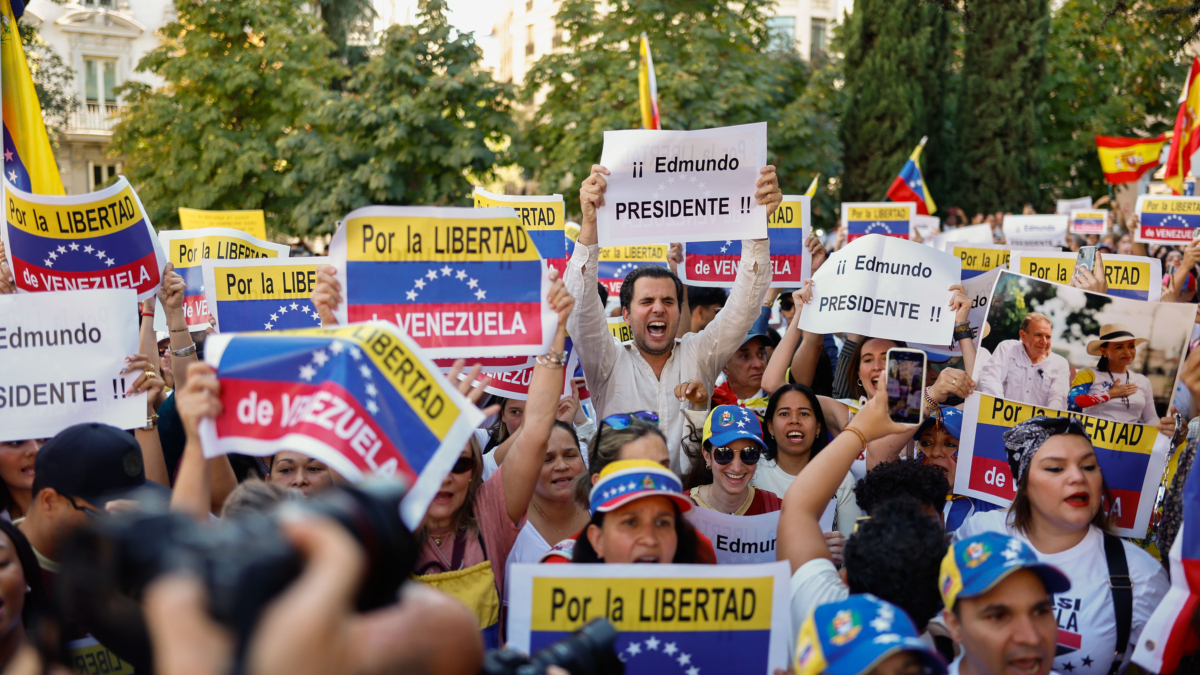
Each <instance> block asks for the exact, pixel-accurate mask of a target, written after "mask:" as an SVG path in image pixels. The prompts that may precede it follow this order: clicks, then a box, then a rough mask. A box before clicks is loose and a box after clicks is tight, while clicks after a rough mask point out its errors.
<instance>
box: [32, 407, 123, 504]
mask: <svg viewBox="0 0 1200 675" xmlns="http://www.w3.org/2000/svg"><path fill="white" fill-rule="evenodd" d="M34 472H35V479H34V480H35V482H36V483H37V484H38V485H40V486H42V487H48V488H54V491H55V492H58V493H59V494H61V495H63V496H67V497H79V498H80V499H83V500H86V501H88V502H91V503H92V504H94V505H96V506H98V507H100V508H104V505H105V504H106V503H108V502H110V501H112V500H114V499H123V498H126V497H129V496H130V495H131V494H132V493H133V492H135V491H137V490H138V489H139V488H142V487H144V486H145V485H146V471H145V469H144V467H143V465H142V448H141V446H139V445H138V444H137V441H135V440H134V438H133V436H131V435H129V434H127V433H125V432H124V431H122V430H120V429H118V428H116V427H112V426H109V425H107V424H97V423H95V422H93V423H89V424H76V425H75V426H71V427H67V428H66V429H63V430H62V431H60V432H59V433H58V435H57V436H55V437H54V438H51V439H50V440H49V441H47V442H46V444H45V445H43V446H42V449H41V450H38V453H37V458H36V459H35V460H34Z"/></svg>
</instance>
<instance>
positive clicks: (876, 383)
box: [871, 377, 879, 389]
mask: <svg viewBox="0 0 1200 675" xmlns="http://www.w3.org/2000/svg"><path fill="white" fill-rule="evenodd" d="M871 386H872V387H874V388H876V389H878V388H879V378H878V377H872V378H871Z"/></svg>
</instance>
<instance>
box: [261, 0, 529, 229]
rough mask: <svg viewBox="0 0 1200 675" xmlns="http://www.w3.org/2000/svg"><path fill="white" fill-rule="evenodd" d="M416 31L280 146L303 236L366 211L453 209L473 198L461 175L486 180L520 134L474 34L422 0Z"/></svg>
mask: <svg viewBox="0 0 1200 675" xmlns="http://www.w3.org/2000/svg"><path fill="white" fill-rule="evenodd" d="M420 16H421V23H420V25H418V26H392V27H391V28H389V29H388V31H387V33H386V34H385V36H384V38H383V42H382V44H381V45H380V53H379V54H377V55H376V56H374V57H373V58H372V59H371V60H369V61H367V62H365V63H362V64H360V65H358V66H357V67H356V68H355V70H354V71H353V74H352V75H351V77H350V78H349V79H348V80H347V81H346V82H345V87H344V91H343V92H337V93H333V94H332V95H331V96H330V97H329V98H328V99H327V100H325V102H324V103H323V104H322V105H321V106H319V107H318V108H317V109H316V111H315V112H314V113H313V114H312V115H311V116H310V117H309V118H308V119H307V120H306V130H304V131H301V132H297V133H296V134H294V135H291V136H289V137H287V138H285V139H283V140H282V141H281V143H280V150H281V151H282V153H283V156H284V157H285V158H286V159H287V161H288V162H289V163H290V164H291V165H292V170H291V172H290V173H289V175H288V176H287V178H286V180H285V185H286V187H287V189H288V191H289V192H295V193H298V194H301V195H303V197H302V198H301V199H300V201H298V202H297V203H296V204H295V206H294V208H293V209H292V220H293V222H294V225H295V232H296V233H297V234H303V235H309V234H318V233H326V232H332V231H333V230H334V225H335V223H336V221H337V220H338V219H340V218H341V217H342V216H344V215H345V214H346V213H347V212H348V211H350V210H351V209H354V208H357V207H360V206H366V205H368V204H423V205H447V204H455V203H460V204H462V205H467V204H469V202H466V201H465V200H466V199H467V198H468V197H469V196H470V193H471V183H470V181H468V180H467V178H466V176H465V172H468V171H469V172H472V174H474V175H477V176H479V175H484V176H486V175H488V174H489V173H490V172H491V171H492V168H493V167H494V166H496V165H497V164H498V163H501V162H502V160H503V159H504V153H503V152H500V151H499V148H501V147H503V146H506V145H507V143H508V140H509V138H510V137H511V135H512V134H513V133H515V131H516V126H515V123H514V122H513V120H512V114H511V110H510V109H509V101H510V99H511V97H512V91H511V87H509V86H508V85H502V84H499V83H497V82H495V81H494V80H493V79H492V77H491V75H490V74H488V73H487V72H485V71H483V70H482V69H481V68H480V67H479V62H480V60H481V59H482V53H481V52H480V50H479V48H478V47H477V46H476V45H475V41H474V39H473V38H472V36H471V35H470V34H461V33H458V34H457V35H455V36H454V37H451V36H452V34H453V33H452V32H454V29H453V28H452V27H451V26H450V25H449V23H448V22H447V21H446V17H445V1H444V0H422V2H421V8H420Z"/></svg>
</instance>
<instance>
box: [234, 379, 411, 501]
mask: <svg viewBox="0 0 1200 675" xmlns="http://www.w3.org/2000/svg"><path fill="white" fill-rule="evenodd" d="M221 405H222V406H223V407H224V412H222V413H221V416H220V417H218V418H217V420H216V422H217V438H218V439H220V438H228V437H241V438H252V439H255V440H259V441H270V440H275V439H280V438H283V437H284V436H288V435H290V434H302V435H304V436H309V437H310V438H313V439H315V440H317V441H320V442H321V443H324V444H325V445H328V446H329V447H331V448H335V449H337V450H338V451H339V452H340V453H341V454H342V456H344V457H345V458H346V459H348V460H350V462H351V463H352V464H354V466H356V467H358V469H359V470H361V471H362V472H363V473H366V474H370V473H380V474H383V475H388V476H390V475H394V474H396V473H399V474H401V475H404V476H406V477H408V478H409V479H414V478H415V477H416V475H415V474H414V473H413V470H412V467H410V466H409V464H408V462H407V461H406V460H405V459H404V456H403V455H402V454H400V451H399V450H397V449H396V446H395V445H393V444H392V442H391V440H389V439H388V437H387V436H386V435H385V434H384V432H383V431H382V430H381V429H380V428H379V426H378V425H377V424H375V420H374V418H373V417H372V416H371V415H370V413H368V412H367V411H366V410H365V409H364V408H363V407H362V406H361V405H359V402H358V401H357V400H356V399H355V398H354V396H352V395H351V394H350V393H349V392H348V391H346V389H345V388H344V387H342V386H341V385H340V384H337V383H336V382H333V381H329V380H326V381H324V382H321V383H319V384H306V383H303V382H272V381H268V380H244V379H237V378H224V377H223V378H221ZM280 449H281V450H282V449H284V448H280Z"/></svg>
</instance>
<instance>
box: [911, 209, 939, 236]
mask: <svg viewBox="0 0 1200 675" xmlns="http://www.w3.org/2000/svg"><path fill="white" fill-rule="evenodd" d="M912 229H913V231H914V232H916V233H917V234H919V235H921V242H922V243H924V242H925V241H928V240H929V239H932V238H933V237H936V236H937V235H938V233H939V232H941V231H942V219H941V218H938V217H937V216H922V215H921V214H919V213H918V214H916V215H914V216H913V217H912Z"/></svg>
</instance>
